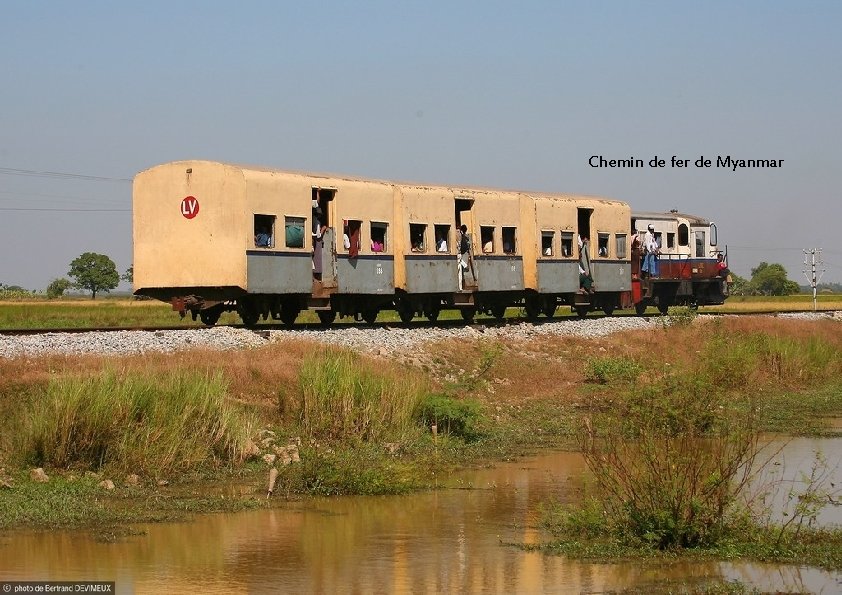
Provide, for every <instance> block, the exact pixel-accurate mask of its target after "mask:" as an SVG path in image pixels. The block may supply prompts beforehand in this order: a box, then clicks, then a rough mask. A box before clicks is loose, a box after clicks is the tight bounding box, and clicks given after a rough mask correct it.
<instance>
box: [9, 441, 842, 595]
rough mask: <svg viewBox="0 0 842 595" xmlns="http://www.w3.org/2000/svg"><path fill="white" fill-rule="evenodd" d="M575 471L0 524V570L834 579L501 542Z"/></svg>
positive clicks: (299, 583) (549, 583)
mask: <svg viewBox="0 0 842 595" xmlns="http://www.w3.org/2000/svg"><path fill="white" fill-rule="evenodd" d="M788 448H789V447H788ZM583 470H584V463H583V461H582V459H581V457H580V456H579V455H577V454H572V453H553V454H549V455H546V456H542V457H539V458H536V459H534V460H530V461H526V462H517V463H509V464H504V465H500V466H498V467H496V468H494V469H482V470H475V471H470V472H466V473H463V474H460V475H459V476H458V477H457V478H454V479H453V480H451V481H450V482H449V484H448V486H447V487H446V488H445V489H442V490H439V491H436V492H430V493H422V494H415V495H411V496H401V497H353V498H332V499H312V500H306V501H301V502H293V503H288V504H285V505H284V506H283V507H282V508H278V509H273V510H265V511H255V512H248V513H239V514H233V515H207V516H202V517H198V518H196V519H195V521H194V522H191V523H178V524H166V525H149V526H145V527H143V528H144V530H145V531H146V534H145V535H142V536H137V537H130V538H128V539H126V540H124V541H122V542H119V543H112V544H104V543H97V542H94V541H93V540H91V539H90V538H89V537H87V536H86V535H83V534H77V533H67V532H55V533H41V534H30V533H22V534H13V535H6V536H5V537H3V538H2V540H0V580H2V579H6V580H9V579H19V580H22V579H26V580H48V579H49V580H74V579H76V580H114V581H116V582H117V590H118V592H120V593H149V592H170V593H172V592H181V593H186V592H192V591H196V590H201V591H203V592H205V593H270V592H279V591H282V592H310V593H328V592H354V593H384V592H389V593H407V592H411V593H441V592H477V593H515V592H517V593H557V592H595V591H596V592H598V591H607V590H617V589H621V588H626V587H632V586H637V587H645V586H646V585H651V584H654V583H658V582H661V581H664V580H667V579H670V578H673V579H682V580H685V581H692V580H701V579H703V578H705V577H715V576H723V577H728V578H732V579H739V580H743V581H745V582H746V583H748V584H753V585H757V586H758V587H760V588H763V589H766V590H803V589H806V590H809V591H811V592H822V591H823V590H824V592H837V590H838V589H839V586H840V583H839V575H838V574H834V573H826V572H821V571H813V570H809V569H807V570H804V569H797V568H796V569H790V568H780V567H775V566H769V567H764V566H761V565H756V564H739V565H734V564H722V565H720V564H715V563H710V564H693V565H687V564H682V565H670V566H665V567H652V566H647V567H642V566H641V565H639V564H590V563H578V562H574V561H569V560H566V559H564V558H561V557H558V556H547V555H544V554H541V553H537V552H524V551H522V550H520V549H518V548H514V547H510V546H507V545H506V544H507V543H511V542H516V543H537V542H539V541H541V539H542V538H545V536H543V535H541V534H540V532H539V530H538V529H536V528H535V527H536V526H535V519H536V514H537V509H538V504H539V503H540V502H542V501H546V500H550V499H561V500H565V501H573V500H575V499H576V498H578V496H579V492H578V491H577V489H578V486H579V485H580V482H581V474H582V472H583Z"/></svg>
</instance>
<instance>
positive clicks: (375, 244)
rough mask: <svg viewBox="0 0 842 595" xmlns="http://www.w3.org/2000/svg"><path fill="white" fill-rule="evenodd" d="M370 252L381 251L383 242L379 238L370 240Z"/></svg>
mask: <svg viewBox="0 0 842 595" xmlns="http://www.w3.org/2000/svg"><path fill="white" fill-rule="evenodd" d="M371 251H372V252H383V242H382V241H381V240H371Z"/></svg>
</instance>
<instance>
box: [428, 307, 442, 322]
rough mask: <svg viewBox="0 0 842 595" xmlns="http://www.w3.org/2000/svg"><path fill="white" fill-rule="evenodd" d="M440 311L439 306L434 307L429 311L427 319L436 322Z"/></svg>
mask: <svg viewBox="0 0 842 595" xmlns="http://www.w3.org/2000/svg"><path fill="white" fill-rule="evenodd" d="M439 312H440V310H439V309H438V308H433V309H432V310H429V311H427V320H429V321H430V322H435V321H436V320H438V319H439Z"/></svg>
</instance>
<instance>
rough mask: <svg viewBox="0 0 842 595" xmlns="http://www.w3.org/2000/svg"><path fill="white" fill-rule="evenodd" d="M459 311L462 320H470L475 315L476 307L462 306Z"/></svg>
mask: <svg viewBox="0 0 842 595" xmlns="http://www.w3.org/2000/svg"><path fill="white" fill-rule="evenodd" d="M459 312H460V313H461V314H462V320H464V321H465V322H471V321H472V320H473V319H474V316H476V315H477V309H476V308H462V309H461V310H460V311H459Z"/></svg>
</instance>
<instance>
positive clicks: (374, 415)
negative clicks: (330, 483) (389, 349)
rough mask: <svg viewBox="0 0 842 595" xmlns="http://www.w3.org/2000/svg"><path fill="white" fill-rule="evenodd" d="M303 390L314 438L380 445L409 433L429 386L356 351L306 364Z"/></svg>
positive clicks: (322, 355)
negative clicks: (415, 413) (389, 437)
mask: <svg viewBox="0 0 842 595" xmlns="http://www.w3.org/2000/svg"><path fill="white" fill-rule="evenodd" d="M299 388H300V390H301V393H302V410H301V421H302V424H303V426H304V428H305V430H306V431H307V432H308V433H309V434H310V435H312V436H315V437H320V438H327V439H335V440H336V439H344V438H358V439H361V440H380V439H383V438H386V437H388V436H390V435H391V436H395V435H401V434H403V433H405V432H406V431H408V430H409V428H410V427H411V424H412V413H413V411H415V409H416V407H417V405H418V403H419V401H420V400H421V396H422V395H423V394H424V392H425V382H424V381H423V380H422V379H421V377H420V376H418V375H415V374H410V373H407V372H405V371H402V372H397V371H390V370H388V369H382V368H379V369H378V367H377V364H376V363H375V362H371V361H368V360H365V359H363V358H361V357H360V356H358V355H357V354H355V353H354V352H352V351H340V350H326V351H321V352H317V353H315V354H312V355H309V356H307V357H306V358H305V359H304V361H303V363H302V365H301V372H300V373H299Z"/></svg>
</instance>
